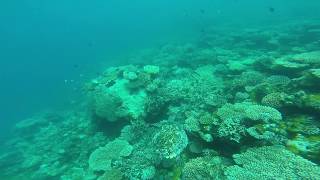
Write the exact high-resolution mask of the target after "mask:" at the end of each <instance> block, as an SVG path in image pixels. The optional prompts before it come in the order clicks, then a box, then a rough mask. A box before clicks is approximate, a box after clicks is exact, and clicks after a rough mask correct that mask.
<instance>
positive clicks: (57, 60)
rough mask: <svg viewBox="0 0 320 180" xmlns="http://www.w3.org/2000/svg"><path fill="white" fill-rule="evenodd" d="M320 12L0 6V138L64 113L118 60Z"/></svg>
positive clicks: (295, 0) (293, 7)
mask: <svg viewBox="0 0 320 180" xmlns="http://www.w3.org/2000/svg"><path fill="white" fill-rule="evenodd" d="M271 7H272V8H274V9H275V11H274V12H273V13H272V12H270V11H269V9H270V8H271ZM319 9H320V2H319V1H318V0H308V1H302V0H255V1H254V0H175V1H172V0H154V1H150V0H134V1H132V0H93V1H88V0H77V1H71V0H54V1H43V0H32V1H30V0H19V1H17V0H1V1H0V42H1V43H0V82H1V85H0V120H1V122H0V123H1V124H0V125H1V126H0V132H1V133H0V134H1V135H0V136H1V138H3V137H5V135H6V134H8V129H9V127H11V126H12V125H13V124H14V123H15V122H16V121H19V120H22V119H24V118H26V117H29V116H31V115H32V114H33V113H35V112H37V111H40V110H42V109H46V108H50V107H54V108H58V109H59V108H60V109H63V108H67V107H69V106H70V102H72V101H73V100H75V99H76V98H78V97H79V95H80V96H81V93H80V92H81V91H80V90H79V89H78V88H79V87H80V84H81V82H82V81H85V79H87V78H89V77H91V76H94V75H95V73H96V72H99V71H100V70H101V69H102V67H103V66H105V65H108V64H110V65H111V64H116V63H117V62H115V61H114V58H113V57H116V56H118V55H125V54H127V53H128V52H131V51H134V50H137V49H140V48H145V47H152V46H155V45H159V44H161V43H165V42H167V41H172V40H176V41H188V40H190V39H192V38H195V37H197V36H198V35H199V34H200V33H201V32H200V31H201V30H202V29H203V28H206V27H208V26H212V25H213V26H221V24H226V23H231V24H232V23H235V24H238V25H239V24H241V25H242V26H247V25H248V26H250V25H251V24H261V25H263V24H265V23H273V22H281V21H286V20H289V19H290V20H299V19H300V20H301V19H309V18H319V15H318V13H319V12H318V11H319ZM317 16H318V17H317ZM65 80H67V83H65ZM71 80H74V82H73V83H70V81H71Z"/></svg>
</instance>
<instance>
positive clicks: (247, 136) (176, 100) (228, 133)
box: [0, 22, 320, 180]
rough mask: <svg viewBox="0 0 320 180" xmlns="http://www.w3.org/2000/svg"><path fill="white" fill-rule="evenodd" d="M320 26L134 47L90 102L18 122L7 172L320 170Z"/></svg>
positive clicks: (294, 174) (212, 34) (1, 165)
mask: <svg viewBox="0 0 320 180" xmlns="http://www.w3.org/2000/svg"><path fill="white" fill-rule="evenodd" d="M301 23H302V22H301ZM319 29H320V25H319V23H314V22H313V23H311V22H305V23H302V25H301V24H290V25H289V24H282V25H281V26H273V27H268V28H262V27H261V28H250V29H238V28H237V29H233V28H231V29H229V27H224V28H221V29H219V28H218V27H216V28H213V29H212V30H208V32H206V34H204V35H203V36H202V37H201V38H199V39H197V40H196V41H194V42H190V43H185V44H184V43H179V44H174V43H168V44H165V45H161V46H159V47H156V48H153V49H145V50H141V52H135V53H133V55H131V56H130V55H128V57H126V60H127V61H129V62H130V63H131V64H130V65H123V66H120V65H119V66H117V67H106V70H105V71H103V72H102V73H101V74H99V75H98V77H95V78H94V79H92V80H91V81H88V82H86V83H85V84H84V88H83V92H84V94H86V96H85V97H84V98H83V99H81V100H82V101H83V104H82V105H81V106H80V107H72V108H71V109H69V110H66V111H65V112H59V111H57V112H44V113H39V114H37V115H35V116H34V117H31V118H28V119H26V120H24V121H20V122H18V123H17V124H16V126H15V128H14V132H15V134H14V136H13V137H12V138H11V139H10V140H8V141H7V142H6V144H4V145H3V146H1V147H2V148H1V149H0V150H1V155H0V170H1V171H0V177H4V179H10V177H17V178H16V179H63V180H70V179H89V180H91V179H92V180H94V179H98V180H105V179H107V180H108V179H110V180H117V179H119V180H121V179H129V180H140V179H142V180H148V179H174V180H178V179H182V180H188V179H190V180H191V179H320V174H319V172H320V169H319V164H320V143H319V142H320V121H319V118H320V89H319V83H320V70H319V69H320V59H319V57H320V53H319V52H320V51H319V47H320V46H319V45H320V44H319V42H318V41H317V38H315V35H317V37H318V36H319V35H320V34H319V32H318V30H319ZM7 177H8V178H7ZM11 179H12V178H11Z"/></svg>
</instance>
